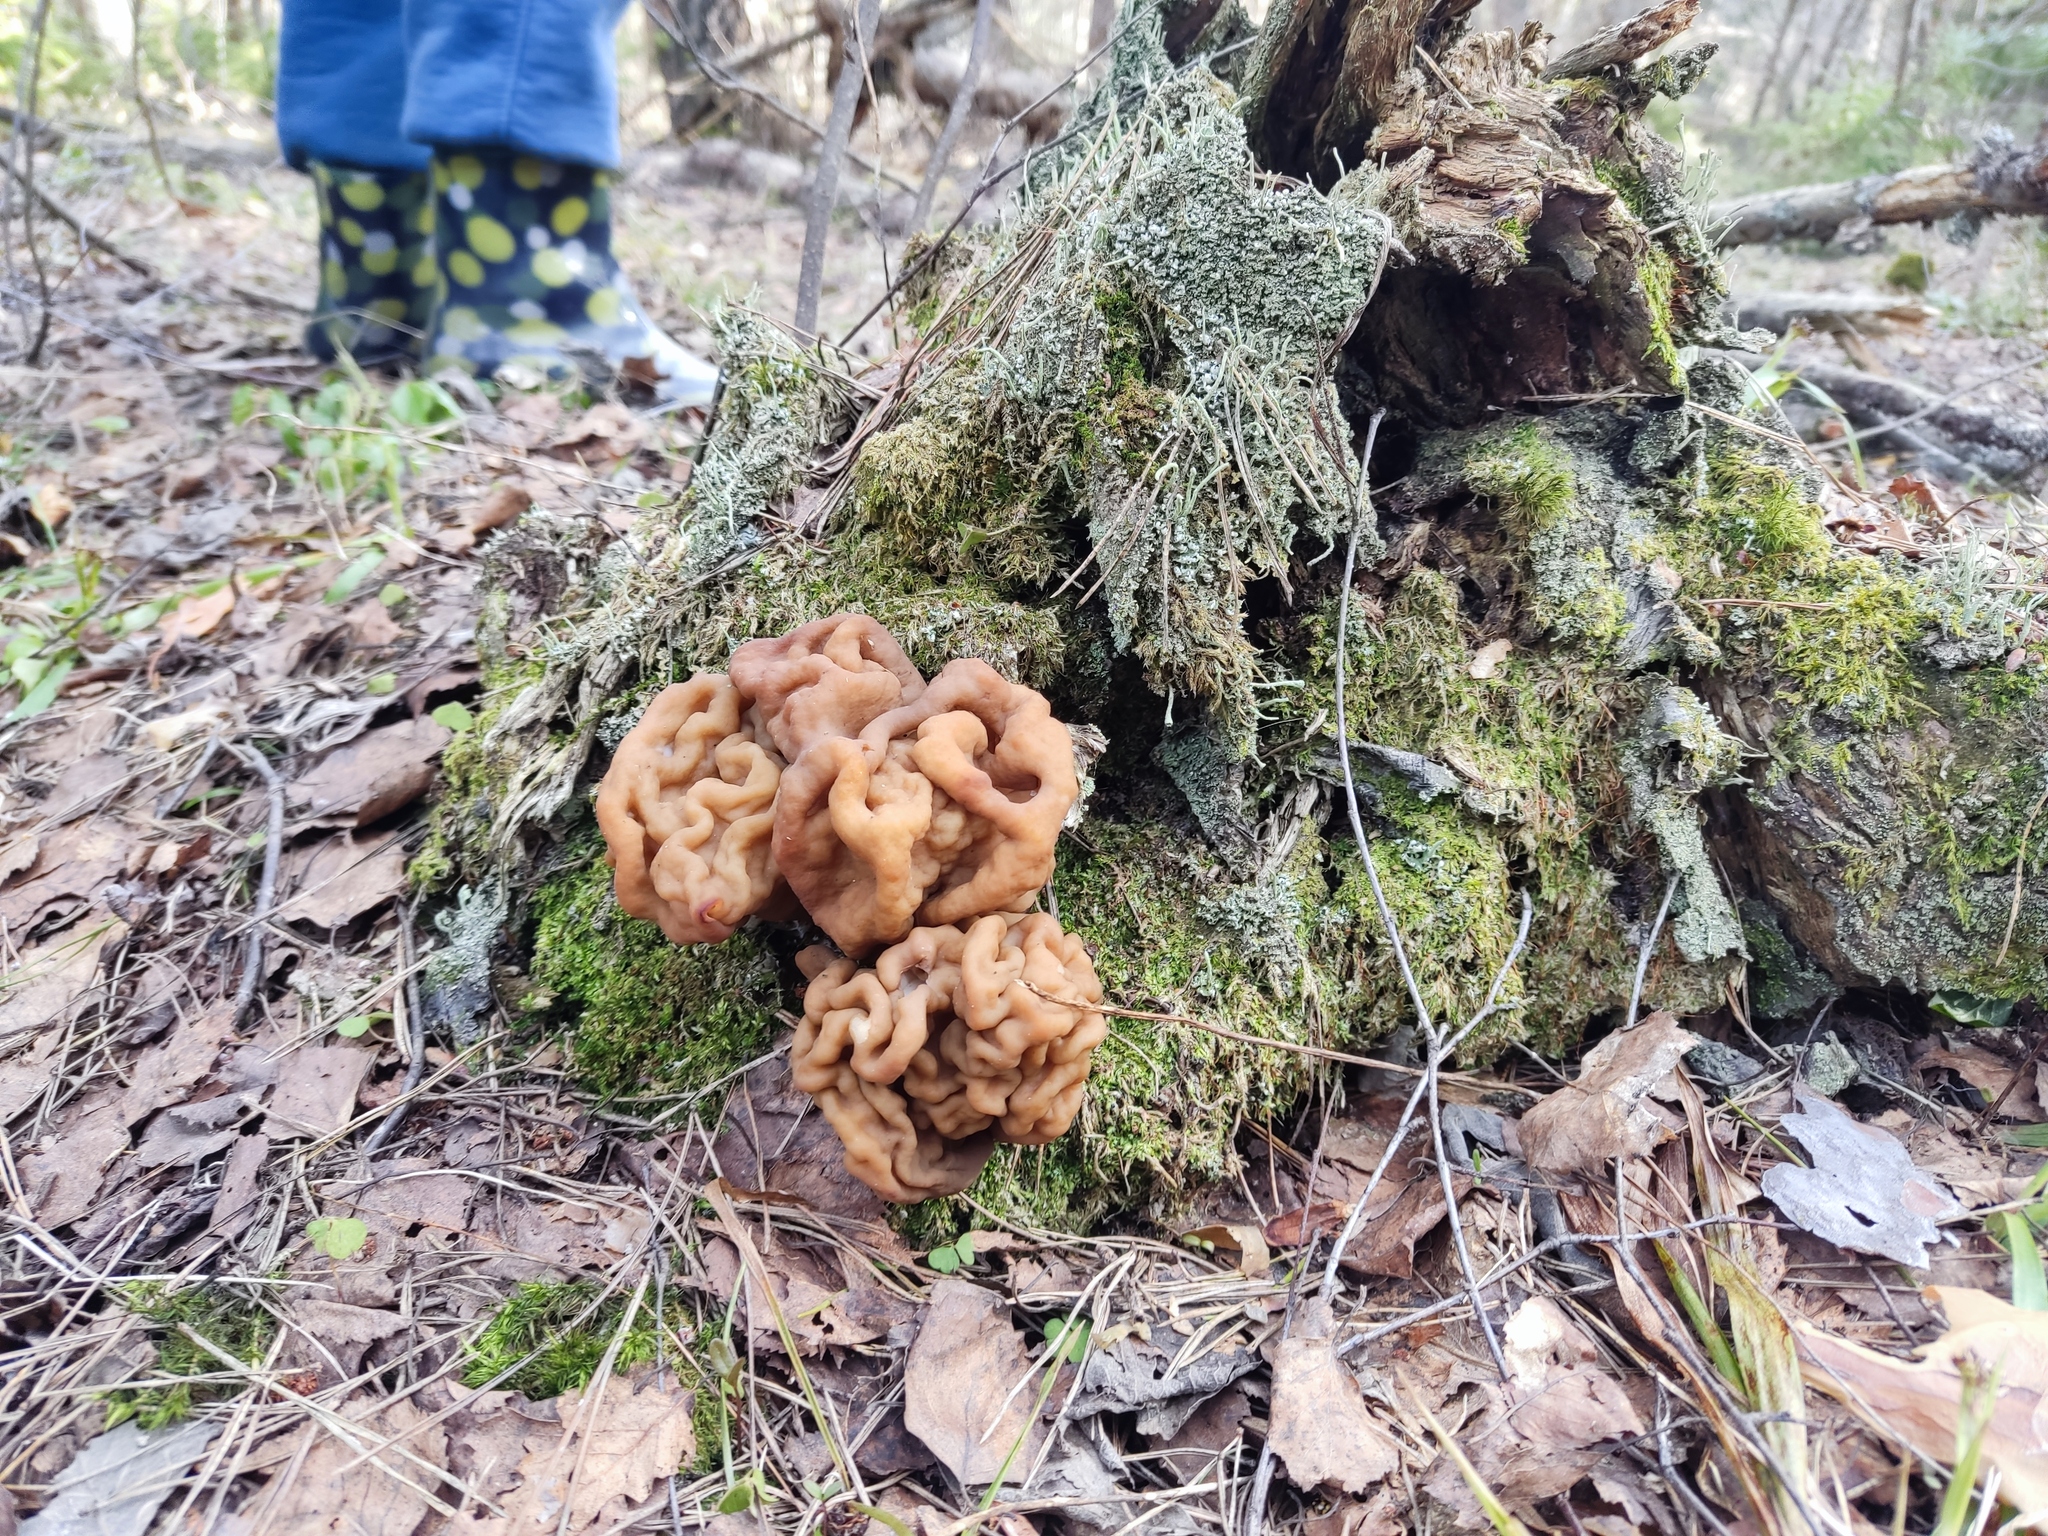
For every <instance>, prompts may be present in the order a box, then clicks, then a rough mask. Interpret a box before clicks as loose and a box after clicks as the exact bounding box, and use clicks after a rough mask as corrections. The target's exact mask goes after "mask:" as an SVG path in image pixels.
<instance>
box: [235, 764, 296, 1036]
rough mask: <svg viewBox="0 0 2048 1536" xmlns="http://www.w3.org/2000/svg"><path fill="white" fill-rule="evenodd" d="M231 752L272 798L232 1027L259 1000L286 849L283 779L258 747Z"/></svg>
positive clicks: (236, 990) (238, 1022) (236, 992)
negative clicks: (267, 929)
mask: <svg viewBox="0 0 2048 1536" xmlns="http://www.w3.org/2000/svg"><path fill="white" fill-rule="evenodd" d="M230 750H231V751H232V752H233V753H234V754H235V756H237V757H239V758H240V759H241V760H242V761H243V762H245V763H247V764H248V765H249V766H250V767H251V768H253V769H254V770H255V771H256V775H257V777H258V778H260V779H262V780H263V787H264V789H265V790H266V791H267V792H268V793H269V796H270V819H269V821H268V823H267V824H266V826H265V828H264V837H263V874H262V877H261V878H260V880H259V881H258V882H257V886H256V910H255V913H254V915H253V916H252V917H251V918H250V920H249V948H248V953H247V956H246V957H245V958H244V960H243V961H242V981H241V985H240V986H238V987H236V988H235V1013H234V1018H233V1019H232V1020H231V1021H230V1023H231V1025H239V1024H240V1023H241V1022H242V1018H243V1016H244V1015H245V1014H247V1013H248V1011H249V1005H250V1004H251V1003H253V1002H254V1001H255V1000H256V990H257V988H258V986H259V985H261V983H262V980H263V930H264V925H265V924H267V923H268V922H269V921H270V914H271V908H272V907H273V906H274V905H275V903H276V900H277V861H278V855H279V853H280V851H281V850H282V849H283V847H284V780H282V779H280V778H279V777H278V776H277V770H276V769H275V768H273V767H271V766H270V759H269V758H267V757H265V756H264V755H263V754H262V753H261V752H259V751H258V750H257V749H256V748H254V747H247V746H242V745H239V744H237V745H234V746H232V747H231V748H230Z"/></svg>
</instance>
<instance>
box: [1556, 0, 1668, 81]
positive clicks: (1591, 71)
mask: <svg viewBox="0 0 2048 1536" xmlns="http://www.w3.org/2000/svg"><path fill="white" fill-rule="evenodd" d="M1699 14H1700V0H1663V4H1661V5H1653V6H1651V7H1650V8H1649V9H1648V10H1647V11H1644V12H1642V13H1641V14H1640V15H1637V16H1631V17H1630V18H1629V19H1628V20H1627V21H1619V22H1616V23H1615V24H1614V25H1613V26H1611V27H1602V28H1601V29H1600V30H1599V31H1598V32H1595V33H1594V34H1593V35H1592V36H1591V37H1589V38H1587V39H1586V40H1585V41H1584V42H1583V43H1581V44H1579V46H1578V47H1576V48H1573V49H1571V50H1570V51H1569V52H1567V53H1566V54H1564V56H1563V57H1561V58H1558V59H1556V60H1554V61H1552V62H1551V63H1550V64H1549V65H1548V66H1547V67H1546V68H1545V69H1544V71H1543V78H1544V79H1546V80H1576V79H1583V78H1584V77H1586V76H1588V75H1597V74H1599V73H1600V72H1601V71H1602V70H1605V69H1613V68H1614V67H1615V66H1617V65H1620V64H1633V63H1634V62H1635V61H1636V60H1637V59H1640V58H1641V57H1642V56H1643V55H1644V54H1646V53H1648V52H1650V50H1651V49H1653V48H1661V47H1663V46H1664V45H1665V44H1666V43H1668V42H1670V41H1671V39H1673V38H1674V37H1677V36H1678V35H1679V34H1680V33H1681V32H1683V31H1685V29H1686V28H1687V27H1689V26H1691V25H1692V24H1693V22H1695V21H1696V20H1698V19H1699Z"/></svg>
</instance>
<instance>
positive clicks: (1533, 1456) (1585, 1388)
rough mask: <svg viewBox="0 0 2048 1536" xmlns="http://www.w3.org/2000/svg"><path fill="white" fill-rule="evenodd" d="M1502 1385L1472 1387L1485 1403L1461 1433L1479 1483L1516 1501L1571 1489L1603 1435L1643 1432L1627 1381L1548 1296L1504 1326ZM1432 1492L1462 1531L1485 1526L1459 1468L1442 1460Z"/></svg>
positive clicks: (1592, 1463) (1602, 1444) (1597, 1455)
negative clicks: (1454, 1515)
mask: <svg viewBox="0 0 2048 1536" xmlns="http://www.w3.org/2000/svg"><path fill="white" fill-rule="evenodd" d="M1501 1351H1502V1354H1503V1356H1504V1357H1505V1359H1506V1361H1507V1365H1508V1373H1509V1379H1508V1381H1507V1382H1506V1383H1505V1384H1496V1383H1495V1382H1493V1381H1490V1380H1489V1381H1485V1382H1481V1383H1478V1384H1476V1386H1475V1390H1476V1391H1477V1393H1478V1395H1479V1397H1480V1399H1481V1401H1482V1402H1483V1404H1484V1407H1483V1408H1482V1409H1481V1410H1480V1412H1479V1413H1478V1414H1477V1415H1476V1416H1475V1417H1473V1418H1470V1419H1468V1420H1467V1421H1466V1424H1465V1427H1464V1428H1463V1429H1462V1430H1460V1431H1459V1434H1458V1440H1459V1442H1460V1444H1461V1445H1463V1447H1464V1448H1465V1450H1466V1453H1467V1455H1469V1456H1470V1458H1471V1460H1472V1463H1473V1466H1474V1468H1475V1469H1476V1470H1477V1472H1478V1473H1479V1476H1480V1478H1481V1480H1482V1481H1483V1482H1484V1483H1485V1484H1486V1485H1487V1487H1489V1488H1490V1489H1492V1490H1493V1492H1494V1493H1496V1494H1497V1495H1499V1497H1500V1498H1501V1499H1502V1500H1503V1501H1504V1502H1505V1503H1507V1504H1508V1505H1509V1506H1511V1507H1526V1506H1527V1505H1529V1504H1531V1503H1534V1502H1535V1501H1536V1500H1538V1499H1547V1498H1551V1497H1554V1496H1555V1495H1557V1494H1561V1493H1564V1492H1566V1491H1567V1490H1568V1489H1570V1488H1571V1487H1573V1486H1574V1485H1575V1484H1576V1483H1578V1481H1579V1480H1580V1479H1581V1478H1583V1477H1584V1476H1586V1474H1587V1473H1588V1472H1590V1471H1592V1469H1593V1468H1594V1467H1596V1466H1598V1465H1599V1464H1600V1463H1601V1461H1602V1460H1603V1459H1604V1458H1605V1456H1606V1454H1607V1451H1608V1449H1609V1447H1608V1446H1607V1445H1606V1442H1608V1441H1612V1440H1617V1439H1621V1438H1623V1437H1625V1436H1630V1435H1640V1434H1642V1433H1643V1424H1642V1420H1641V1418H1640V1417H1639V1416H1638V1414H1637V1413H1636V1409H1635V1405H1634V1404H1633V1403H1632V1402H1630V1401H1629V1398H1628V1394H1627V1393H1626V1392H1624V1391H1623V1390H1622V1385H1621V1382H1620V1380H1619V1379H1618V1378H1616V1377H1615V1376H1613V1375H1611V1374H1609V1373H1608V1372H1607V1371H1605V1370H1603V1369H1602V1368H1601V1367H1600V1365H1599V1352H1598V1351H1597V1350H1596V1349H1595V1348H1594V1346H1593V1342H1592V1340H1591V1339H1589V1338H1588V1337H1587V1336H1586V1335H1585V1333H1584V1332H1583V1331H1581V1330H1580V1328H1579V1327H1578V1325H1577V1324H1575V1323H1574V1322H1572V1320H1571V1319H1570V1318H1569V1317H1567V1316H1566V1314H1565V1312H1564V1310H1563V1309H1562V1308H1561V1307H1559V1306H1558V1304H1557V1303H1556V1302H1554V1301H1552V1300H1551V1299H1550V1298H1548V1297H1532V1298H1530V1299H1529V1300H1528V1301H1525V1302H1523V1303H1522V1305H1521V1306H1519V1307H1517V1308H1516V1309H1515V1311H1514V1312H1513V1313H1512V1314H1510V1315H1509V1317H1508V1319H1507V1321H1506V1323H1505V1324H1504V1325H1503V1327H1502V1329H1501ZM1427 1487H1428V1489H1429V1492H1430V1494H1431V1495H1432V1496H1433V1497H1435V1498H1436V1499H1438V1500H1439V1501H1441V1502H1442V1503H1443V1504H1445V1505H1447V1506H1448V1507H1449V1508H1451V1509H1452V1510H1454V1511H1456V1512H1457V1517H1458V1518H1457V1523H1458V1524H1459V1525H1460V1526H1461V1527H1462V1528H1464V1529H1466V1530H1475V1531H1484V1530H1486V1529H1488V1528H1489V1523H1488V1521H1487V1518H1486V1515H1485V1512H1484V1511H1483V1510H1481V1508H1480V1507H1479V1503H1478V1500H1477V1499H1476V1498H1475V1497H1474V1495H1473V1493H1472V1489H1471V1487H1470V1485H1469V1484H1467V1483H1466V1481H1465V1479H1464V1477H1463V1476H1462V1475H1461V1474H1460V1472H1459V1470H1458V1468H1457V1467H1456V1466H1455V1465H1454V1464H1452V1463H1449V1462H1447V1461H1439V1462H1438V1463H1437V1464H1436V1465H1435V1466H1434V1467H1433V1468H1431V1470H1430V1474H1429V1480H1428V1483H1427Z"/></svg>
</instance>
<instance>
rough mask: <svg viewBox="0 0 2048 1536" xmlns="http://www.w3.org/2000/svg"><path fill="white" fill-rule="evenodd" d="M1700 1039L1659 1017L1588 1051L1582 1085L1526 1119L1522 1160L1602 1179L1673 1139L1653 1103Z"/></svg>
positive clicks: (1556, 1095)
mask: <svg viewBox="0 0 2048 1536" xmlns="http://www.w3.org/2000/svg"><path fill="white" fill-rule="evenodd" d="M1697 1044H1699V1040H1698V1037H1696V1036H1694V1035H1692V1034H1690V1033H1688V1032H1687V1031H1685V1030H1683V1029H1681V1028H1679V1026H1678V1020H1676V1019H1675V1018H1673V1017H1672V1016H1671V1015H1670V1014H1668V1013H1653V1014H1651V1015H1650V1016H1649V1017H1648V1018H1647V1019H1644V1020H1643V1021H1642V1023H1640V1024H1638V1025H1637V1026H1636V1027H1635V1028H1634V1029H1631V1030H1618V1031H1616V1032H1615V1033H1614V1034H1611V1035H1609V1036H1608V1037H1607V1038H1606V1039H1605V1040H1602V1041H1601V1042H1600V1043H1599V1044H1598V1045H1596V1046H1594V1047H1593V1049H1592V1050H1590V1051H1588V1052H1586V1056H1585V1061H1584V1062H1583V1064H1582V1065H1581V1067H1580V1070H1579V1076H1578V1080H1577V1081H1576V1082H1573V1083H1568V1084H1567V1085H1565V1086H1564V1087H1562V1088H1560V1089H1558V1090H1557V1091H1556V1092H1554V1093H1552V1094H1549V1095H1547V1096H1546V1097H1545V1098H1543V1099H1542V1100H1541V1101H1539V1102H1538V1103H1537V1105H1536V1107H1535V1108H1533V1109H1531V1110H1530V1111H1529V1112H1528V1113H1527V1114H1525V1115H1523V1116H1522V1123H1521V1136H1522V1153H1523V1155H1524V1156H1525V1157H1526V1158H1527V1159H1528V1160H1529V1165H1530V1166H1531V1167H1532V1168H1540V1169H1542V1170H1544V1171H1545V1172H1546V1173H1598V1172H1599V1171H1600V1170H1601V1169H1602V1168H1603V1167H1604V1166H1605V1165H1606V1164H1607V1163H1608V1162H1609V1161H1610V1160H1611V1159H1613V1158H1617V1157H1642V1156H1645V1155H1647V1154H1648V1153H1649V1151H1650V1150H1651V1148H1653V1147H1655V1146H1656V1145H1658V1143H1660V1142H1663V1141H1666V1140H1669V1139H1670V1136H1671V1134H1672V1131H1671V1126H1670V1123H1669V1122H1668V1121H1667V1120H1666V1119H1665V1118H1664V1117H1663V1116H1661V1115H1660V1114H1658V1112H1657V1110H1656V1109H1655V1108H1654V1107H1653V1106H1652V1105H1651V1104H1650V1103H1649V1102H1648V1101H1649V1098H1650V1096H1651V1094H1652V1093H1654V1092H1656V1091H1657V1090H1658V1088H1659V1086H1660V1085H1662V1084H1664V1083H1665V1082H1666V1080H1667V1079H1669V1078H1670V1076H1671V1073H1672V1069H1673V1068H1675V1067H1676V1066H1677V1065H1678V1063H1679V1061H1680V1060H1681V1059H1682V1058H1683V1057H1684V1055H1685V1053H1686V1052H1687V1051H1689V1050H1691V1049H1692V1048H1693V1047H1694V1046H1695V1045H1697Z"/></svg>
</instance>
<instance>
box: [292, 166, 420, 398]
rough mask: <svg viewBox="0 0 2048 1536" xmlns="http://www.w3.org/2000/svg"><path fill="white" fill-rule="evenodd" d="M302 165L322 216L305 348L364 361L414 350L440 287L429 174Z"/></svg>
mask: <svg viewBox="0 0 2048 1536" xmlns="http://www.w3.org/2000/svg"><path fill="white" fill-rule="evenodd" d="M307 169H308V170H309V171H310V172H311V174H312V178H313V198H314V206H315V207H316V209H317V210H318V212H319V216H320V293H319V300H318V302H317V303H316V304H315V305H314V309H313V318H312V319H311V321H310V322H309V323H308V324H307V326H306V338H305V339H306V347H307V350H309V351H310V352H312V353H313V355H314V356H315V357H318V358H320V359H322V360H323V361H333V360H335V359H336V358H337V357H338V356H339V355H340V354H341V353H343V352H347V353H349V354H351V355H352V356H353V357H355V359H356V360H357V361H358V362H361V363H372V362H381V361H385V360H387V359H390V358H394V357H401V356H415V355H417V353H418V350H419V337H420V335H421V333H423V332H424V331H425V330H426V329H427V328H428V326H429V325H430V324H431V322H432V310H433V303H434V295H435V292H436V291H437V289H438V288H439V286H440V272H439V269H438V268H437V267H436V265H435V263H434V256H433V247H432V237H433V230H434V197H433V190H432V182H431V179H430V177H429V176H428V175H427V173H426V172H425V171H393V170H374V169H364V168H360V167H355V166H333V165H326V164H322V163H320V162H318V161H315V162H313V163H312V164H310V165H309V166H308V167H307Z"/></svg>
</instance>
